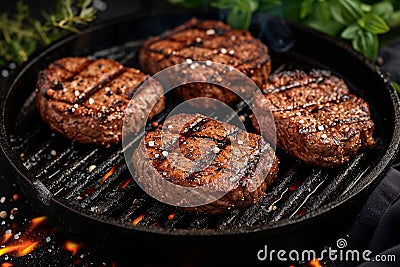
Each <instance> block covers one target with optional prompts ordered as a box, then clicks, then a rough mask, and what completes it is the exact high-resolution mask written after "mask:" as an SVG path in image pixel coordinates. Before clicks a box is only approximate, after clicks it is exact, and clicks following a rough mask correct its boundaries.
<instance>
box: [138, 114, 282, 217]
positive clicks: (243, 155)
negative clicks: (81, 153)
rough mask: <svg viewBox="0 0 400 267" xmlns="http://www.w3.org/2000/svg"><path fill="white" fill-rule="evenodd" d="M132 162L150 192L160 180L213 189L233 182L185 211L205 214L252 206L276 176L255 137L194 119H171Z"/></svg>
mask: <svg viewBox="0 0 400 267" xmlns="http://www.w3.org/2000/svg"><path fill="white" fill-rule="evenodd" d="M132 160H133V162H134V166H135V170H136V173H137V175H138V179H139V182H140V183H142V184H143V183H146V184H150V185H151V188H149V189H150V190H151V191H152V192H163V191H164V188H162V186H161V185H160V184H161V183H160V182H158V181H157V177H160V175H161V176H162V178H163V179H165V180H167V181H169V182H171V183H173V184H177V185H181V186H185V187H197V186H203V185H207V184H209V183H211V182H213V183H215V187H214V188H215V190H219V189H221V188H226V186H229V185H230V186H232V181H234V184H233V187H230V189H231V190H230V191H229V192H228V193H227V194H225V195H224V196H223V197H222V198H220V199H218V200H216V201H214V202H211V203H209V204H205V205H202V206H198V207H188V208H186V209H188V210H191V211H197V212H208V213H221V212H226V211H227V210H228V209H231V208H244V207H248V206H250V205H252V204H254V203H256V202H258V201H259V200H260V199H261V198H262V197H263V196H264V194H265V193H264V192H265V190H266V188H267V187H268V186H269V185H270V184H271V183H272V181H273V180H274V179H275V178H276V176H277V172H278V160H277V157H276V156H275V152H274V150H273V149H272V148H271V147H270V145H269V144H268V143H266V142H265V141H264V140H263V138H262V137H261V136H259V135H256V134H251V133H247V132H245V131H243V130H241V129H239V128H237V127H236V126H233V125H230V124H227V123H224V122H220V121H217V120H214V119H211V118H208V117H205V116H203V115H199V114H178V115H174V116H172V117H171V118H170V119H169V120H167V121H166V123H164V125H163V126H159V127H158V128H157V129H155V130H154V131H150V132H147V134H146V135H145V137H144V139H143V140H142V142H141V143H140V145H139V147H138V148H137V149H136V151H135V153H134V154H133V156H132ZM224 177H225V178H226V177H228V178H229V181H230V182H231V183H230V184H229V185H227V180H226V179H224ZM228 183H229V182H228ZM169 193H171V192H169ZM166 194H168V193H166Z"/></svg>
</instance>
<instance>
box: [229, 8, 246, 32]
mask: <svg viewBox="0 0 400 267" xmlns="http://www.w3.org/2000/svg"><path fill="white" fill-rule="evenodd" d="M227 22H228V24H229V25H231V26H232V28H234V29H241V30H247V29H248V28H249V26H250V22H251V12H248V11H243V10H240V9H238V8H233V9H232V10H231V11H229V13H228V16H227Z"/></svg>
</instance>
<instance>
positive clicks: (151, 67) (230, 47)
mask: <svg viewBox="0 0 400 267" xmlns="http://www.w3.org/2000/svg"><path fill="white" fill-rule="evenodd" d="M187 60H190V61H210V62H212V61H214V62H218V63H222V64H226V65H230V66H232V67H235V68H237V69H238V70H239V71H241V72H243V73H244V74H246V75H247V76H249V77H250V78H251V79H252V80H253V81H254V82H255V83H256V85H257V86H259V87H261V85H262V84H263V83H265V82H266V81H267V79H268V76H269V74H270V71H271V58H270V55H269V51H268V47H267V46H266V45H264V44H263V43H262V42H261V41H260V40H258V39H256V38H254V37H253V36H252V35H251V34H250V33H249V32H248V31H242V30H234V29H232V28H231V27H230V26H228V25H226V24H224V23H222V22H220V21H215V20H205V21H201V20H198V19H196V18H193V19H191V20H189V21H188V22H186V23H184V24H182V25H180V26H178V27H176V28H174V29H172V30H170V31H166V32H164V33H162V34H161V35H159V36H156V37H152V38H150V39H148V40H147V41H145V42H144V43H143V45H142V47H141V49H140V52H139V63H140V65H141V67H142V69H143V70H144V71H145V72H148V73H151V74H155V73H157V72H159V71H161V70H162V69H164V68H166V67H170V66H173V65H176V64H179V63H185V62H186V61H187ZM177 93H178V94H179V95H180V96H181V97H183V98H184V99H186V100H187V99H191V98H194V97H211V98H215V99H218V100H220V101H223V102H225V103H226V104H233V103H235V102H238V101H239V100H240V98H239V97H238V96H237V95H236V94H234V93H233V92H231V91H229V90H226V89H225V88H222V87H219V86H217V85H213V84H199V83H193V84H187V85H183V86H179V87H178V89H177ZM204 102H205V103H204V104H205V105H206V104H207V103H206V101H204Z"/></svg>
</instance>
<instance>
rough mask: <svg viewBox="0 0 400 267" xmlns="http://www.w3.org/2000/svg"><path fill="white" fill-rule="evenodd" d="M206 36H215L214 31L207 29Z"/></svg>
mask: <svg viewBox="0 0 400 267" xmlns="http://www.w3.org/2000/svg"><path fill="white" fill-rule="evenodd" d="M206 34H207V35H214V34H215V30H214V29H208V30H207V31H206Z"/></svg>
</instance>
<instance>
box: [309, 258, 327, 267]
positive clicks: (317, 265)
mask: <svg viewBox="0 0 400 267" xmlns="http://www.w3.org/2000/svg"><path fill="white" fill-rule="evenodd" d="M307 266H309V267H323V266H324V265H322V264H321V262H320V261H319V259H313V260H312V261H310V262H309V263H308V264H307Z"/></svg>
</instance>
